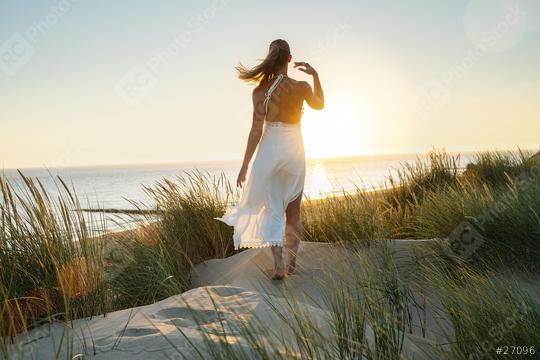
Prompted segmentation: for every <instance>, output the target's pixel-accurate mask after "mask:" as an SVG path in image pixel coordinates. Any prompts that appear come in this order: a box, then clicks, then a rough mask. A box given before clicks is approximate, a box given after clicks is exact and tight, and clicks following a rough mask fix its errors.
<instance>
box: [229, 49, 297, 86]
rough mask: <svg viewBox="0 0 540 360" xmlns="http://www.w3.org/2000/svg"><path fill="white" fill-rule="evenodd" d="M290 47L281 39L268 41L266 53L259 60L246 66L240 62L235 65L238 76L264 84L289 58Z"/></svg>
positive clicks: (247, 80) (251, 81)
mask: <svg viewBox="0 0 540 360" xmlns="http://www.w3.org/2000/svg"><path fill="white" fill-rule="evenodd" d="M290 54H291V49H290V47H289V44H288V43H287V42H286V41H285V40H282V39H277V40H274V41H272V42H271V43H270V48H269V49H268V54H267V55H266V57H265V58H264V59H263V60H261V62H260V63H259V64H258V65H256V66H254V67H252V68H247V67H245V66H244V65H242V64H239V65H238V66H237V67H236V70H237V71H238V78H240V79H241V80H244V81H246V82H250V83H257V84H264V83H266V82H268V81H269V80H271V79H273V78H274V76H275V75H276V72H277V71H278V70H279V69H280V68H281V67H282V66H283V65H284V64H285V63H287V61H288V60H289V55H290Z"/></svg>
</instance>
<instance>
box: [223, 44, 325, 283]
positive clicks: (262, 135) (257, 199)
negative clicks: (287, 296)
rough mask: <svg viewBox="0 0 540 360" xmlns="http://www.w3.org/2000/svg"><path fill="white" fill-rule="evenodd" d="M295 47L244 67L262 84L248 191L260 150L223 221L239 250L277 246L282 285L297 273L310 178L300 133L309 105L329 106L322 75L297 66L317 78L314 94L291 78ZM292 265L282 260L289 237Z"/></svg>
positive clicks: (274, 47) (243, 75)
mask: <svg viewBox="0 0 540 360" xmlns="http://www.w3.org/2000/svg"><path fill="white" fill-rule="evenodd" d="M291 59H292V57H291V52H290V48H289V44H287V42H286V41H285V40H281V39H278V40H274V41H272V43H271V44H270V49H269V51H268V54H267V55H266V58H264V60H262V62H261V63H260V64H259V65H257V66H255V67H253V68H246V67H244V66H242V65H240V66H238V67H237V68H236V69H237V70H238V77H239V78H240V79H242V80H244V81H246V82H252V83H256V84H257V85H258V86H257V87H256V88H255V89H254V90H253V95H252V98H253V123H252V125H251V131H250V132H249V137H248V142H247V148H246V152H245V155H244V161H243V163H242V168H241V169H240V173H239V174H238V179H237V181H236V184H237V186H239V187H242V185H243V183H244V182H245V181H246V174H247V172H248V165H249V163H250V161H251V158H252V157H253V154H254V153H255V149H257V146H258V150H257V155H256V157H255V160H254V162H253V167H252V169H251V172H250V175H249V177H248V181H247V184H246V186H245V189H244V193H243V194H242V198H241V200H240V203H239V205H238V206H237V207H234V208H232V209H229V210H228V211H227V213H226V214H225V215H224V216H223V217H222V218H218V220H221V221H223V222H225V223H226V224H228V225H231V226H234V246H235V248H236V249H238V248H243V247H246V248H258V247H268V246H271V247H272V254H273V256H274V263H275V266H274V275H273V277H272V278H273V279H275V280H281V279H283V277H284V276H285V272H286V273H287V274H293V273H294V272H295V271H296V254H297V252H298V247H299V245H300V230H301V225H302V222H301V218H300V202H301V201H302V192H303V189H304V178H305V173H306V166H305V156H304V145H303V142H302V134H301V132H300V120H301V117H302V105H303V104H304V100H305V101H306V102H307V103H308V105H309V106H311V107H312V108H314V109H322V108H323V107H324V95H323V91H322V87H321V83H320V81H319V76H318V74H317V71H315V69H314V68H313V67H312V66H311V65H309V64H308V63H305V62H295V63H294V67H295V68H298V70H300V71H303V72H305V73H306V74H309V75H311V76H313V90H312V88H311V86H310V85H309V84H308V83H307V82H305V81H296V80H294V79H292V78H290V77H288V76H287V70H288V66H289V63H290V62H291ZM284 237H285V246H286V247H287V250H288V266H287V270H285V268H284V265H283V260H282V248H283V238H284Z"/></svg>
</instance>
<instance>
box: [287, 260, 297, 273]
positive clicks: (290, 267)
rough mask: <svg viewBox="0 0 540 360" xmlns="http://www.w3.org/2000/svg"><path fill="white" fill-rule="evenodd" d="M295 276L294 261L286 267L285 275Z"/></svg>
mask: <svg viewBox="0 0 540 360" xmlns="http://www.w3.org/2000/svg"><path fill="white" fill-rule="evenodd" d="M294 274H296V260H291V261H290V262H289V265H287V275H294Z"/></svg>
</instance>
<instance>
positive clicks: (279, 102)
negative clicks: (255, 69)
mask: <svg viewBox="0 0 540 360" xmlns="http://www.w3.org/2000/svg"><path fill="white" fill-rule="evenodd" d="M272 83H273V81H269V82H268V83H266V84H263V85H259V86H258V87H257V88H255V90H254V91H253V102H254V104H253V105H254V108H255V109H256V116H261V117H264V112H265V107H264V100H265V94H266V92H267V91H268V89H269V88H270V87H271V86H272ZM308 89H309V90H311V87H310V86H309V84H308V83H307V82H305V81H297V80H294V79H291V78H290V77H288V76H285V77H284V78H283V80H282V81H281V82H280V83H279V85H278V87H277V88H276V89H275V90H274V92H273V93H272V97H271V98H270V101H269V102H268V112H267V114H266V121H280V122H284V123H298V122H300V120H301V118H302V109H303V105H304V100H306V90H308Z"/></svg>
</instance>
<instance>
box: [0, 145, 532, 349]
mask: <svg viewBox="0 0 540 360" xmlns="http://www.w3.org/2000/svg"><path fill="white" fill-rule="evenodd" d="M457 160H458V159H457V158H455V157H452V156H449V155H447V154H446V153H444V152H443V151H435V152H433V153H431V154H430V156H429V157H428V160H427V161H418V162H417V163H416V164H404V165H403V167H402V168H401V169H399V171H398V172H397V175H396V176H394V177H393V178H391V179H390V182H389V185H388V187H387V188H386V189H383V190H376V191H371V192H366V191H364V190H361V189H357V191H356V192H354V193H343V194H342V195H341V196H332V197H328V198H325V199H319V200H307V201H305V202H304V203H303V206H302V214H303V218H304V231H303V239H304V240H309V241H325V242H332V243H337V244H343V245H346V246H349V247H354V248H356V249H365V248H366V247H369V246H371V245H374V244H378V243H377V242H376V241H375V240H377V239H388V238H394V239H405V238H413V239H414V238H417V239H421V238H445V237H447V236H448V235H449V234H450V233H451V232H452V231H453V229H455V228H456V227H457V226H458V225H459V224H460V223H461V222H463V221H464V220H466V221H468V222H471V223H473V224H474V225H475V226H477V227H478V228H479V231H481V234H482V237H483V243H482V246H481V247H480V248H479V249H477V250H476V251H475V252H474V254H473V255H472V257H471V259H469V260H467V261H468V262H467V263H465V264H463V263H460V264H455V263H453V262H450V263H448V264H447V266H450V267H451V268H453V272H446V273H442V270H443V269H446V268H445V267H442V268H437V267H435V268H432V269H430V271H429V272H426V273H428V277H429V279H428V281H431V282H433V283H435V284H436V285H437V286H435V289H434V291H436V292H437V294H439V295H438V296H439V297H444V298H445V302H443V304H442V306H443V309H444V314H445V317H446V318H447V319H448V322H449V323H450V324H451V325H452V326H451V329H452V330H451V331H449V333H448V334H446V335H447V337H448V338H451V339H453V341H452V344H450V346H440V348H437V346H435V345H433V346H435V348H437V349H438V350H439V351H440V353H441V354H442V355H440V356H443V357H442V358H446V356H447V355H448V354H451V355H452V356H450V355H448V358H455V357H457V358H463V359H465V358H466V355H467V356H469V355H470V354H471V353H477V352H479V351H485V350H486V349H485V348H486V345H485V343H486V341H491V342H492V343H493V337H491V338H489V337H487V335H478V334H484V333H486V331H487V330H489V329H490V327H491V328H493V327H496V325H497V324H499V323H500V322H501V321H504V320H505V316H507V315H505V314H507V313H508V312H512V311H517V312H516V314H518V315H516V316H518V319H517V320H516V322H517V323H519V326H513V327H511V328H510V329H507V332H508V333H504V334H503V335H502V339H504V340H512V341H514V340H515V341H521V342H528V344H532V343H531V342H533V341H536V343H538V340H540V339H538V337H537V335H535V334H538V333H540V331H537V330H538V329H537V326H536V327H535V325H534V324H533V322H534V321H536V320H537V319H538V313H539V311H538V302H537V300H534V299H532V298H531V297H527V294H525V293H524V292H523V291H521V290H520V291H516V290H515V287H512V285H509V284H508V283H507V282H504V281H503V282H494V281H491V280H490V279H491V277H492V275H493V273H492V270H490V269H493V267H494V264H497V265H502V266H503V268H512V264H521V267H523V266H525V264H527V265H529V264H530V265H531V266H532V268H537V266H538V264H540V218H539V214H540V176H539V175H540V172H539V171H538V168H539V166H540V162H538V161H537V160H535V159H533V158H532V157H531V156H530V154H527V153H525V152H522V151H518V152H504V153H503V152H500V153H480V154H478V155H477V156H476V158H475V161H474V163H473V164H472V165H469V166H468V167H467V169H466V170H465V171H464V172H463V171H460V169H458V167H457V163H458V161H457ZM21 179H22V180H23V186H22V187H21V188H14V187H13V186H12V185H11V184H9V183H8V182H7V181H6V180H5V179H4V178H0V187H1V192H2V201H1V203H0V210H1V219H2V220H1V221H2V222H1V227H0V268H1V269H2V273H1V275H0V305H1V308H0V310H1V312H0V320H2V323H1V326H0V330H1V331H2V342H1V346H2V354H3V355H5V354H6V353H7V348H8V345H9V343H10V341H11V338H12V337H13V336H14V335H15V334H16V333H20V332H24V331H26V330H27V329H29V328H31V327H33V326H35V325H37V324H40V323H42V322H49V321H56V320H61V321H66V322H68V321H70V320H72V319H77V318H80V317H87V316H92V315H96V314H104V313H106V312H108V311H112V310H117V309H123V308H128V307H132V306H136V305H143V304H148V303H152V302H155V301H158V300H161V299H164V298H166V297H169V296H171V295H175V294H178V293H180V292H183V291H185V290H187V289H189V287H190V276H191V270H192V268H193V266H194V265H195V264H198V263H200V262H202V261H204V260H207V259H212V258H221V257H226V256H229V255H231V254H233V253H234V251H233V244H232V229H231V228H230V227H228V226H226V225H225V224H223V223H221V222H218V221H216V220H214V217H218V216H221V215H222V214H223V213H224V211H225V209H226V207H227V206H228V205H229V204H231V203H234V202H235V201H237V200H238V193H237V192H236V191H235V190H234V189H232V187H231V185H230V184H229V183H228V181H227V180H226V179H225V178H224V176H221V177H217V178H213V177H211V176H210V175H208V174H204V173H200V172H192V173H186V174H184V175H182V176H179V177H178V178H176V179H175V180H174V181H172V180H166V179H164V180H163V181H161V182H159V183H157V184H155V185H154V186H151V187H149V188H147V189H146V191H147V193H148V195H149V196H150V197H151V198H152V199H153V200H154V201H155V203H156V208H155V209H151V210H152V211H151V212H147V211H146V212H145V211H138V212H137V213H138V214H143V215H146V216H147V218H146V220H145V221H143V222H142V223H141V226H140V227H139V228H138V229H137V230H134V231H128V232H126V233H125V234H123V236H122V238H121V239H119V240H118V241H116V242H115V243H114V244H115V245H114V251H116V252H117V255H116V256H117V257H118V259H117V261H116V260H115V261H112V260H111V258H112V257H114V256H111V254H110V251H109V250H110V249H108V247H110V246H111V245H110V243H108V242H107V241H105V240H104V239H103V238H102V237H100V236H99V234H97V233H95V232H94V230H93V227H92V226H90V223H89V222H91V221H93V222H96V221H97V222H99V221H103V219H104V218H103V213H101V212H96V213H92V214H91V215H88V214H86V215H84V213H83V212H82V211H81V209H82V207H81V206H80V204H79V200H78V199H77V197H76V195H75V193H74V191H73V190H72V189H71V188H70V187H69V186H67V185H66V184H65V183H64V182H63V181H62V180H61V179H58V180H57V186H58V187H59V190H61V191H60V193H61V195H60V197H58V198H51V196H50V195H49V194H48V193H47V191H46V190H45V189H44V187H43V186H42V185H41V183H40V182H39V181H38V180H36V179H29V178H27V177H24V175H22V174H21ZM140 210H145V209H140ZM156 214H157V221H156V217H155V215H156ZM118 254H119V255H118ZM444 255H445V254H444V253H442V252H441V253H439V254H437V255H436V258H437V259H438V261H439V260H441V259H444V258H445V256H444ZM388 264H391V262H389V263H388ZM478 264H481V266H477V265H478ZM514 268H515V267H514ZM364 275H365V274H363V275H362V276H364ZM397 275H399V274H397V273H396V270H395V269H393V268H391V267H385V268H384V269H382V270H380V271H378V272H374V273H373V274H372V275H370V277H369V279H371V281H367V280H366V279H365V278H364V277H363V278H362V281H358V283H356V284H355V285H354V286H353V287H352V288H351V287H350V285H347V286H345V285H343V286H341V287H339V288H334V289H333V292H332V293H331V294H329V295H328V297H329V299H333V300H331V301H330V304H331V306H330V308H331V309H332V311H331V312H330V313H331V317H330V322H331V323H332V324H333V325H332V326H333V329H334V330H333V332H332V334H331V338H330V339H325V340H324V341H323V339H322V338H321V334H317V332H316V327H315V326H316V325H315V324H310V322H309V321H308V320H309V319H305V318H302V317H301V316H300V317H298V318H292V319H289V320H291V321H296V325H294V326H295V329H299V330H298V332H297V333H295V334H296V335H295V337H294V339H295V341H296V345H294V347H293V348H287V349H286V351H285V352H272V351H270V352H268V349H267V348H266V347H261V345H260V344H259V343H257V342H256V338H253V339H252V343H251V346H253V347H254V349H258V352H259V355H260V356H261V358H271V357H274V356H277V355H276V354H278V353H279V354H285V355H284V356H289V355H290V354H292V353H294V354H300V356H304V357H305V358H319V357H321V354H322V355H332V356H334V357H339V358H351V359H352V358H361V357H362V356H364V357H365V358H370V359H386V358H399V357H400V356H402V349H403V344H404V341H405V339H406V336H405V334H406V333H407V331H408V330H407V329H408V328H410V326H412V325H411V324H410V321H409V318H410V316H411V311H413V310H414V311H418V309H419V306H418V304H417V302H416V300H415V299H413V298H411V295H410V291H409V290H410V289H407V288H404V287H403V284H401V283H400V281H399V276H397ZM488 275H489V277H487V276H488ZM358 277H359V278H360V275H358ZM472 290H475V291H472ZM518 290H519V289H518ZM511 294H513V295H512V296H513V297H512V296H510V295H511ZM501 299H504V302H505V304H506V305H505V304H503V303H502V302H501V301H502V300H501ZM535 299H538V297H536V298H535ZM479 304H482V305H481V306H480V305H479ZM523 304H525V305H523ZM291 306H292V305H291ZM415 309H416V310H415ZM516 309H517V310H516ZM523 314H525V315H524V316H522V315H523ZM488 320H489V321H488ZM536 324H538V322H536ZM367 333H370V334H371V335H372V338H373V339H374V342H372V343H370V342H368V341H367V338H366V334H367ZM490 336H491V335H490ZM490 339H491V340H490ZM257 341H258V340H257ZM278 345H280V344H278ZM281 345H282V344H281ZM281 345H280V346H281ZM65 346H67V345H65ZM218 353H220V352H219V351H218ZM220 354H223V353H220ZM264 354H266V355H264ZM468 354H469V355H468ZM480 355H481V354H480ZM480 355H479V357H481V356H480ZM490 356H491V355H489V356H487V357H488V358H490ZM323 357H324V356H323Z"/></svg>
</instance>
